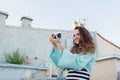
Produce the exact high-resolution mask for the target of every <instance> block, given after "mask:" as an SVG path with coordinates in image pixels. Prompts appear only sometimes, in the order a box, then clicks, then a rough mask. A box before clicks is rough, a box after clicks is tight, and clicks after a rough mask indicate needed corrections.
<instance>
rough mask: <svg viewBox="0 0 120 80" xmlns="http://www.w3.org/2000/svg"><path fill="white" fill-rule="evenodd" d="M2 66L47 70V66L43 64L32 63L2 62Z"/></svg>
mask: <svg viewBox="0 0 120 80" xmlns="http://www.w3.org/2000/svg"><path fill="white" fill-rule="evenodd" d="M0 67H4V68H23V69H36V70H47V69H48V68H47V67H42V66H36V65H32V64H27V65H26V64H21V65H18V64H8V63H7V64H6V63H0Z"/></svg>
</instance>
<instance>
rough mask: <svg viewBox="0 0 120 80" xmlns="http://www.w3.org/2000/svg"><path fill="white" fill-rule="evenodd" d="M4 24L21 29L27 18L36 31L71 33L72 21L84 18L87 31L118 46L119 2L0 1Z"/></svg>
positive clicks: (119, 36)
mask: <svg viewBox="0 0 120 80" xmlns="http://www.w3.org/2000/svg"><path fill="white" fill-rule="evenodd" d="M0 10H1V11H4V12H7V13H8V15H9V16H8V19H7V25H16V26H20V25H21V22H20V19H21V17H22V16H29V17H31V18H32V19H33V20H34V21H33V22H32V26H33V27H35V28H48V29H62V30H71V29H72V28H71V22H72V21H73V20H78V18H80V19H81V20H82V19H84V18H85V19H86V20H87V22H86V28H87V29H88V30H90V31H95V30H96V31H97V32H98V33H100V34H101V35H102V36H103V37H104V38H106V39H107V40H109V41H111V42H113V43H115V44H116V45H118V46H120V31H119V29H120V0H0Z"/></svg>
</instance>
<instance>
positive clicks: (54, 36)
mask: <svg viewBox="0 0 120 80" xmlns="http://www.w3.org/2000/svg"><path fill="white" fill-rule="evenodd" d="M56 35H57V37H58V38H59V39H61V37H62V36H61V33H60V32H57V33H54V34H52V37H53V38H55V39H56Z"/></svg>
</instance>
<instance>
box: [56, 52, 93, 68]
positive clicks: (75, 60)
mask: <svg viewBox="0 0 120 80" xmlns="http://www.w3.org/2000/svg"><path fill="white" fill-rule="evenodd" d="M93 58H95V56H94V54H92V53H86V54H82V53H81V54H72V53H71V52H69V51H67V50H64V51H63V53H62V55H61V58H60V59H59V61H58V66H59V67H64V68H73V69H77V70H81V69H83V68H86V66H87V65H88V64H89V63H92V62H91V61H93Z"/></svg>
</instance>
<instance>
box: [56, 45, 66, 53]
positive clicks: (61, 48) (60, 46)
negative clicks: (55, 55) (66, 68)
mask: <svg viewBox="0 0 120 80" xmlns="http://www.w3.org/2000/svg"><path fill="white" fill-rule="evenodd" d="M56 46H57V47H58V48H60V50H61V51H62V52H63V51H64V47H63V46H62V44H61V43H57V44H56Z"/></svg>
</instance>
